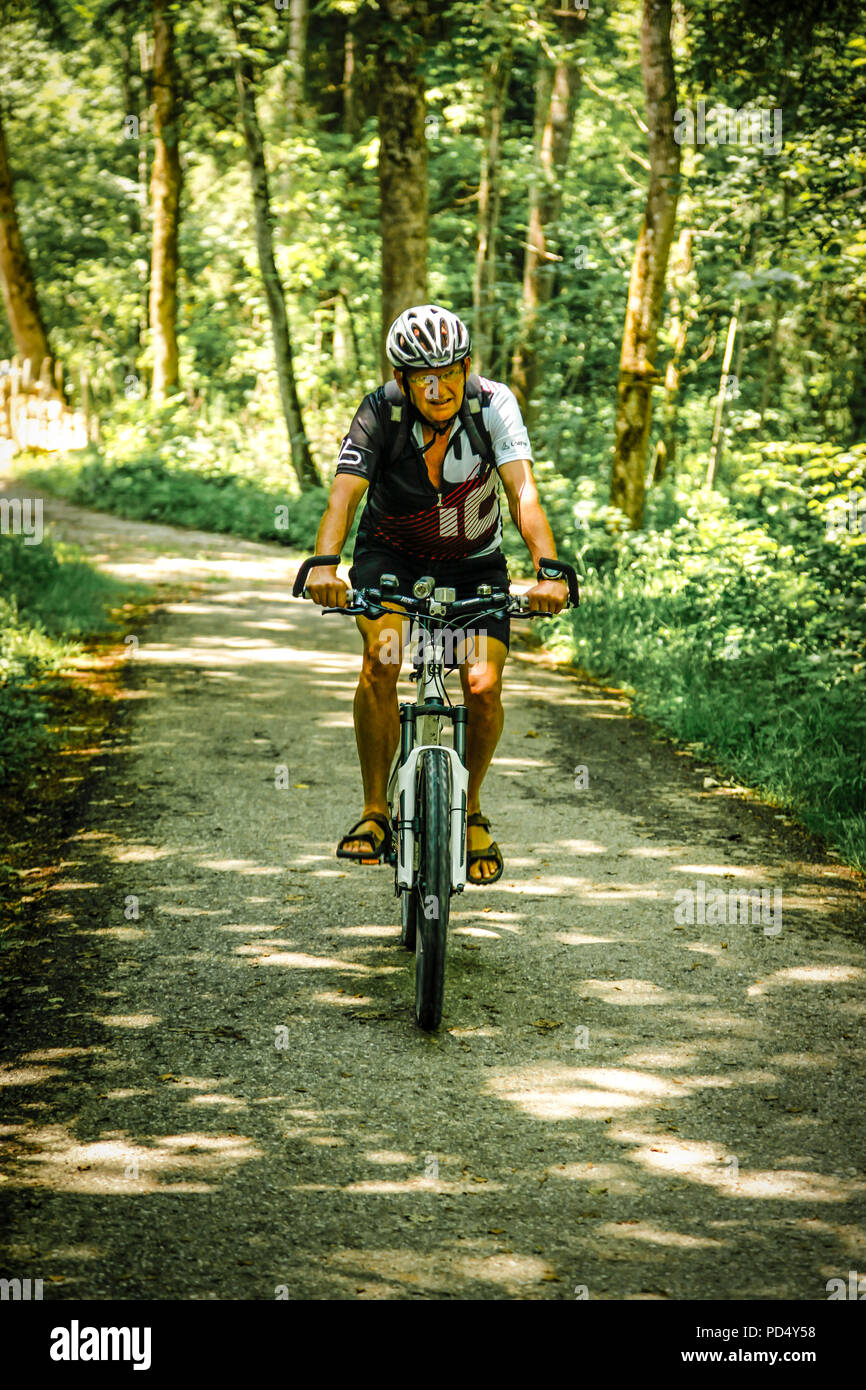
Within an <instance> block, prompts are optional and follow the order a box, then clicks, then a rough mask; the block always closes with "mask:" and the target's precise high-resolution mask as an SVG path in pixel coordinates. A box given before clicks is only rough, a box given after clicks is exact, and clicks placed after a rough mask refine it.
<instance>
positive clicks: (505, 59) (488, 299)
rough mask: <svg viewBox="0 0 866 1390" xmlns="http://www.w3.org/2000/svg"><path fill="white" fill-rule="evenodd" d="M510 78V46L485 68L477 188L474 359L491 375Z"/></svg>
mask: <svg viewBox="0 0 866 1390" xmlns="http://www.w3.org/2000/svg"><path fill="white" fill-rule="evenodd" d="M510 77H511V45H510V43H509V44H507V45H506V46H505V48H504V49H503V50H502V52H501V53H500V54H499V55H498V56H497V57H496V58H494V59H492V60H491V61H488V62H487V63H486V64H485V72H484V104H485V112H484V137H483V144H482V149H481V181H480V184H479V188H478V248H477V251H476V254H475V275H474V278H473V281H472V309H473V315H474V323H473V325H472V327H473V332H472V359H473V366H474V367H475V370H476V371H487V372H488V373H492V371H493V361H494V344H495V336H496V313H495V295H496V239H497V234H498V231H499V210H500V205H501V201H502V199H501V188H500V183H499V158H500V153H501V149H502V121H503V114H504V109H505V97H506V94H507V91H508V83H509V79H510Z"/></svg>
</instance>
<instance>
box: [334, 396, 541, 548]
mask: <svg viewBox="0 0 866 1390" xmlns="http://www.w3.org/2000/svg"><path fill="white" fill-rule="evenodd" d="M479 387H480V392H479V399H480V402H481V419H482V422H483V425H484V429H485V432H486V434H487V435H488V437H489V438H490V441H491V445H492V450H493V459H492V460H491V459H489V458H487V459H485V458H483V457H480V456H479V455H478V454H476V453H474V452H473V450H472V448H471V447H470V444H469V439H468V436H467V434H466V431H465V429H464V427H463V425H462V423H461V421H460V420H459V419H455V420H454V422H453V424H452V426H451V430H450V433H449V435H448V447H447V450H446V453H445V458H444V461H443V465H442V483H441V486H440V489H438V490H437V489H436V488H435V487H434V486H433V484H432V483H431V481H430V476H429V474H428V472H427V464H426V462H425V459H424V455H423V454H422V452H421V450H422V448H423V445H424V436H423V432H422V428H421V422H420V420H419V419H418V418H417V417H416V418H415V421H414V424H413V427H412V429H411V431H409V433H408V434H407V437H406V442H405V446H404V448H403V450H402V452H401V453H400V454H399V455H398V457H397V458H396V459H394V460H393V462H392V461H391V460H390V459H389V449H390V441H391V438H392V437H393V436H392V434H391V431H392V428H393V427H392V424H391V411H390V406H389V404H388V402H387V401H386V399H385V388H384V387H383V386H380V387H379V388H378V390H376V391H372V392H371V393H370V394H369V395H368V396H365V397H364V399H363V401H362V402H361V405H360V407H359V408H358V411H357V413H356V415H355V418H354V420H353V421H352V423H351V425H350V426H349V432H348V434H347V435H346V437H345V438H344V440H343V442H342V447H341V449H340V455H339V458H338V460H337V470H336V471H337V472H338V473H352V474H354V475H355V476H357V477H359V478H366V479H367V481H368V482H369V484H370V487H369V490H368V493H367V504H366V506H365V508H364V512H363V515H362V517H361V522H360V525H359V527H358V545H359V546H362V547H363V546H365V545H371V544H375V543H378V544H380V545H385V546H387V547H389V548H390V549H392V550H395V551H397V552H399V553H401V554H403V555H406V556H408V557H409V558H411V559H413V560H430V561H434V560H450V559H456V560H460V559H468V558H470V557H473V558H474V557H476V556H479V555H488V554H492V553H493V552H494V551H497V550H498V549H499V547H500V544H501V541H502V516H501V512H500V508H499V495H498V494H499V488H498V482H499V480H498V475H497V473H496V471H495V470H496V468H501V467H502V465H503V464H506V463H511V462H513V461H514V460H515V459H528V460H529V461H530V462H531V461H532V451H531V448H530V444H529V435H528V433H527V430H526V425H525V424H524V422H523V417H522V415H521V413H520V407H519V405H518V404H517V401H516V399H515V397H514V394H513V392H512V391H511V390H510V389H509V388H508V387H507V386H506V385H505V384H504V383H503V382H501V381H488V380H487V379H486V378H484V377H480V378H479ZM494 464H495V467H494Z"/></svg>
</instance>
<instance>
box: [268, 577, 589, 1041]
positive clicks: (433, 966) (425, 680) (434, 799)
mask: <svg viewBox="0 0 866 1390" xmlns="http://www.w3.org/2000/svg"><path fill="white" fill-rule="evenodd" d="M339 562H340V557H339V556H338V555H314V556H312V557H311V558H310V559H308V560H305V561H304V562H303V564H302V565H301V567H300V569H299V570H298V574H297V577H296V579H295V583H294V587H293V590H292V592H293V594H294V596H295V598H300V597H301V596H302V595H303V594H304V592H305V583H306V578H307V575H308V573H309V571H310V570H311V569H313V568H314V567H315V566H317V565H337V564H339ZM539 568H540V570H541V571H542V572H543V573H544V575H545V578H550V579H554V578H558V577H560V576H561V577H562V578H564V579H565V580H566V582H567V584H568V594H569V605H570V606H571V607H574V608H576V607H577V606H578V604H579V603H580V593H579V589H578V583H577V575H576V574H575V572H574V570H573V569H572V567H571V566H570V565H567V564H564V563H563V562H562V561H560V560H541V561H540V562H539ZM397 585H398V581H397V579H396V577H395V576H394V575H389V574H383V575H382V576H381V578H380V580H379V587H378V588H366V589H349V590H348V592H347V594H346V605H345V606H344V607H337V608H323V609H322V613H323V614H324V613H343V614H345V615H347V616H354V615H357V614H362V615H363V616H365V617H368V618H379V617H382V616H383V614H385V613H388V612H394V613H395V614H397V615H398V616H400V617H402V618H409V619H411V620H412V623H413V631H415V630H417V631H419V632H420V634H421V637H422V642H421V645H420V650H419V652H418V659H416V661H415V666H414V669H413V672H412V675H411V679H412V680H413V681H417V683H418V697H417V699H416V700H415V702H414V703H412V702H410V701H404V702H403V703H401V705H400V740H399V743H398V746H397V751H396V752H395V754H394V759H393V761H392V764H391V771H390V775H389V780H388V805H389V807H390V812H391V830H392V834H391V843H390V845H389V846H387V848H386V851H385V859H386V862H388V863H389V864H391V865H393V867H394V871H395V872H394V891H395V893H396V894H397V895H398V896H399V898H400V939H401V941H402V943H403V945H404V946H405V947H406V948H407V949H408V950H413V949H414V951H415V1018H416V1021H417V1023H418V1026H419V1027H420V1028H423V1029H424V1030H425V1031H427V1032H431V1031H433V1030H434V1029H436V1028H438V1026H439V1023H440V1021H441V1018H442V1001H443V994H444V982H445V956H446V951H447V942H448V921H449V916H450V901H451V896H452V894H454V893H462V892H463V889H464V887H465V886H466V804H467V788H468V784H469V771H468V768H467V766H466V720H467V714H468V711H467V709H466V706H465V705H462V704H458V705H455V704H452V702H451V700H450V698H449V696H448V695H447V693H446V690H445V679H446V677H447V675H448V673H449V672H448V670H446V661H445V653H444V645H443V643H442V641H441V640H440V641H438V642H437V640H436V638H437V635H439V636H440V637H441V635H442V629H449V630H452V629H453V626H454V622H455V620H462V619H465V618H472V617H475V618H480V617H492V616H494V615H496V616H504V615H505V614H507V615H508V616H510V617H513V618H533V617H539V616H541V615H540V614H537V613H533V612H531V611H530V609H529V602H528V599H526V598H525V597H519V596H517V595H512V594H511V593H509V592H508V591H507V590H504V589H493V588H492V586H491V585H490V584H479V586H478V590H477V593H476V595H475V597H474V598H467V599H459V600H458V599H456V597H455V590H454V589H453V588H449V587H447V586H439V587H437V586H436V581H435V580H434V579H433V578H432V577H431V576H429V575H425V576H422V577H421V578H420V579H418V580H416V581H415V584H414V585H413V590H412V594H411V595H408V594H400V593H398V592H397ZM388 604H394V605H399V607H396V608H390V607H386V605H388ZM464 631H465V629H464ZM431 638H432V641H431V640H430V639H431ZM410 645H411V634H410ZM454 669H456V667H455V668H454ZM445 721H449V722H450V723H451V726H452V742H451V744H450V745H448V744H445V743H443V741H442V733H443V725H444V723H445Z"/></svg>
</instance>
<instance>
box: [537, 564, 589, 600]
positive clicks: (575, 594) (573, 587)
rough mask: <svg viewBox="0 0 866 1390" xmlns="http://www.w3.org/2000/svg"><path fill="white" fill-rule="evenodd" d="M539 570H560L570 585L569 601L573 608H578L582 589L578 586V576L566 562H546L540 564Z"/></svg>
mask: <svg viewBox="0 0 866 1390" xmlns="http://www.w3.org/2000/svg"><path fill="white" fill-rule="evenodd" d="M538 568H539V569H542V568H544V569H550V570H559V573H560V574H561V575H562V577H563V579H564V580H565V582H566V583H567V585H568V601H569V603H570V604H571V606H572V608H577V607H578V606H579V604H580V589H579V588H578V584H577V575H576V574H575V572H574V570H573V569H572V567H571V565H567V564H566V563H565V561H564V560H544V559H541V560H539V562H538Z"/></svg>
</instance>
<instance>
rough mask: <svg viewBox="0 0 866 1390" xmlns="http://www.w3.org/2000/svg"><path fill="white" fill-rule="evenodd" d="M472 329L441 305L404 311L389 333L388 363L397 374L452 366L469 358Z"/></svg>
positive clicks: (422, 305)
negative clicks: (395, 369)
mask: <svg viewBox="0 0 866 1390" xmlns="http://www.w3.org/2000/svg"><path fill="white" fill-rule="evenodd" d="M471 347H472V339H471V337H470V335H469V329H468V328H467V327H466V324H465V323H464V322H463V320H462V319H459V318H458V317H457V315H456V314H452V313H449V311H448V310H447V309H442V308H440V306H439V305H438V304H419V305H416V306H415V308H414V309H404V311H403V313H402V314H401V315H400V317H399V318H397V319H395V320H394V322H393V323H392V324H391V327H390V328H389V330H388V342H387V346H386V352H387V354H388V361H389V362H390V363H391V365H392V366H393V367H396V368H397V369H398V371H404V372H405V371H410V372H411V371H417V370H419V369H423V368H424V367H450V366H451V365H452V363H454V362H462V361H463V359H464V357H468V356H469V350H470V348H471Z"/></svg>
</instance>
